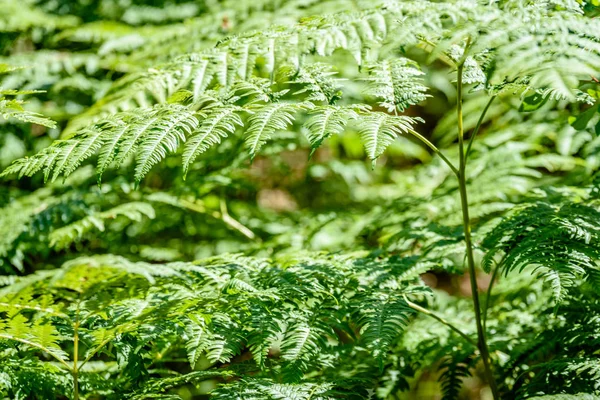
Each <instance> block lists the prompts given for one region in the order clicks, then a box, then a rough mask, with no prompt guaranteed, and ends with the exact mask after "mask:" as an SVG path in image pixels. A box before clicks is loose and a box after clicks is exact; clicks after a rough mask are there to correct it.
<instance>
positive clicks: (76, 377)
mask: <svg viewBox="0 0 600 400" xmlns="http://www.w3.org/2000/svg"><path fill="white" fill-rule="evenodd" d="M78 358H79V301H78V302H77V310H76V311H75V324H74V325H73V370H72V374H73V399H74V400H79V370H78V369H77V359H78Z"/></svg>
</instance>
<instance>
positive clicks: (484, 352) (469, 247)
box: [456, 46, 500, 400]
mask: <svg viewBox="0 0 600 400" xmlns="http://www.w3.org/2000/svg"><path fill="white" fill-rule="evenodd" d="M467 47H468V46H467ZM465 54H466V49H465ZM463 69H464V63H462V62H461V63H460V64H459V65H458V69H457V75H458V79H457V105H456V112H457V116H458V147H459V173H458V186H459V190H460V202H461V208H462V214H463V228H464V233H465V245H466V253H467V264H468V267H469V278H470V282H471V296H472V299H473V308H474V309H475V323H476V326H477V345H478V346H477V347H478V348H479V352H480V353H481V359H482V361H483V366H484V370H485V376H486V380H487V381H488V382H487V383H488V384H489V385H490V389H491V390H492V395H493V397H494V400H499V398H500V397H499V395H498V388H497V386H496V381H495V380H494V375H493V373H492V367H491V365H490V353H489V350H488V346H487V341H486V338H485V331H484V330H483V324H482V322H481V305H480V303H479V292H478V288H477V275H476V274H477V271H476V270H475V257H474V255H473V243H472V241H471V224H470V218H469V201H468V197H467V180H466V175H465V167H466V158H465V149H464V147H465V146H464V127H463V110H462V100H463V99H462V98H463V95H462V93H463V88H462V80H463Z"/></svg>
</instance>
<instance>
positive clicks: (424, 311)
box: [404, 295, 477, 347]
mask: <svg viewBox="0 0 600 400" xmlns="http://www.w3.org/2000/svg"><path fill="white" fill-rule="evenodd" d="M404 301H406V304H408V306H409V307H410V308H412V309H413V310H415V311H418V312H420V313H422V314H425V315H429V316H430V317H431V318H433V319H435V320H438V321H439V322H441V323H442V324H444V325H446V326H447V327H448V328H450V329H452V330H453V331H454V332H456V333H458V334H459V335H460V336H462V337H463V338H464V339H465V340H466V341H467V342H469V343H471V345H473V347H477V342H475V341H474V340H473V339H471V338H470V337H469V335H467V334H466V333H464V332H463V331H461V330H460V329H458V328H457V327H456V326H455V325H452V324H451V323H450V322H448V321H447V320H445V319H444V318H442V317H440V316H439V315H437V314H435V313H434V312H433V311H431V310H428V309H426V308H424V307H421V306H420V305H418V304H415V303H413V302H412V301H410V300H409V299H408V298H407V297H406V295H404Z"/></svg>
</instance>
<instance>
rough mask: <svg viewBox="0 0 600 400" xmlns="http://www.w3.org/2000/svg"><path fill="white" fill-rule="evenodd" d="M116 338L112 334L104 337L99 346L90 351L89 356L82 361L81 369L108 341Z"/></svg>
mask: <svg viewBox="0 0 600 400" xmlns="http://www.w3.org/2000/svg"><path fill="white" fill-rule="evenodd" d="M112 339H114V337H113V336H110V337H109V338H108V339H104V340H103V341H102V342H101V343H100V344H99V345H98V346H96V347H95V348H94V349H93V350H92V351H91V352H89V353H88V355H87V357H86V358H85V359H84V360H83V361H82V362H81V364H80V365H79V369H81V368H83V366H84V365H85V364H86V363H87V362H88V361H90V360H91V359H92V357H93V356H94V355H95V354H96V353H97V352H99V351H100V350H101V349H102V348H103V347H104V346H106V344H107V343H108V342H110V341H111V340H112Z"/></svg>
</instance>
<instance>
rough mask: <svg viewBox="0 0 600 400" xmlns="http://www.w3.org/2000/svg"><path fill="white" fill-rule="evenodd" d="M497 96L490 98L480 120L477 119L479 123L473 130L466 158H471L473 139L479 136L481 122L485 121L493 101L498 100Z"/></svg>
mask: <svg viewBox="0 0 600 400" xmlns="http://www.w3.org/2000/svg"><path fill="white" fill-rule="evenodd" d="M496 97H498V96H497V95H494V96H492V97H491V98H490V100H489V101H488V102H487V104H486V105H485V108H484V109H483V112H482V113H481V115H480V116H479V120H478V121H477V125H475V129H474V130H473V133H472V134H471V138H470V139H469V144H468V145H467V153H466V154H465V159H468V158H469V154H470V153H471V146H472V145H473V141H474V140H475V136H477V133H479V128H481V124H482V122H483V119H484V118H485V114H487V112H488V110H489V109H490V106H491V105H492V103H493V102H494V100H496Z"/></svg>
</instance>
